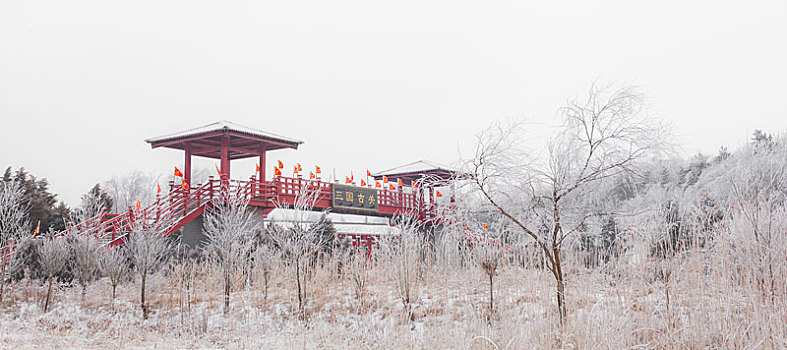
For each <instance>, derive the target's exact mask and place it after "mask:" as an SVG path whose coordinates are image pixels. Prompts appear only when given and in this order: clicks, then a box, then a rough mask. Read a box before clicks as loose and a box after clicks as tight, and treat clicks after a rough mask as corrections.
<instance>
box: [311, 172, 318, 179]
mask: <svg viewBox="0 0 787 350" xmlns="http://www.w3.org/2000/svg"><path fill="white" fill-rule="evenodd" d="M315 177H316V176H314V173H313V172H311V171H310V172H309V178H310V179H314V178H315Z"/></svg>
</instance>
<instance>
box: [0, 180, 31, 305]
mask: <svg viewBox="0 0 787 350" xmlns="http://www.w3.org/2000/svg"><path fill="white" fill-rule="evenodd" d="M23 197H24V191H23V190H22V187H21V186H20V185H19V184H18V183H17V182H14V181H2V182H0V301H3V294H4V292H5V280H6V267H7V265H8V262H9V261H10V257H11V250H12V247H13V245H14V244H15V243H16V242H19V239H20V238H21V237H22V236H23V234H24V233H25V231H26V230H27V229H28V226H29V224H28V221H27V206H26V205H25V204H24V202H23V199H24V198H23ZM5 247H7V248H5ZM2 248H5V249H2Z"/></svg>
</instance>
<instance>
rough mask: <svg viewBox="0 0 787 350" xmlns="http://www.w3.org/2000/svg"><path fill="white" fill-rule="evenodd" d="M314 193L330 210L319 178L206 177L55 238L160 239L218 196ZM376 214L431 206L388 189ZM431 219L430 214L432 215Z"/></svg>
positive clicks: (266, 203)
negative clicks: (156, 235) (140, 230)
mask: <svg viewBox="0 0 787 350" xmlns="http://www.w3.org/2000/svg"><path fill="white" fill-rule="evenodd" d="M307 187H308V188H309V190H319V191H320V193H319V195H318V198H317V201H316V203H315V209H326V208H330V207H331V188H332V184H331V183H329V182H323V181H320V180H307V179H303V178H300V177H297V178H292V177H281V176H280V177H276V178H274V179H273V180H271V181H258V180H256V179H255V178H254V177H252V178H251V179H249V180H229V179H214V178H210V179H209V180H208V181H207V182H206V183H205V184H203V185H201V186H196V187H195V188H193V189H189V190H185V189H183V188H182V187H180V186H175V185H174V184H172V183H170V192H169V194H167V195H166V196H163V197H161V196H156V200H155V201H154V202H153V203H150V204H149V205H147V206H145V207H143V208H140V210H134V209H129V210H128V211H127V212H124V213H119V214H108V213H106V211H102V212H101V213H99V214H98V215H96V216H94V217H91V218H89V219H87V220H85V221H83V222H80V223H77V224H69V225H67V228H66V229H65V230H64V231H61V232H59V233H57V234H55V237H60V236H65V235H69V234H80V235H92V236H95V237H96V238H98V239H100V240H102V241H104V242H105V243H106V244H111V245H116V244H122V239H123V238H124V237H125V236H126V235H127V234H128V233H129V232H131V231H133V229H134V228H136V227H138V226H139V225H142V226H143V227H145V226H150V227H155V228H156V229H157V230H159V231H160V232H162V233H163V234H165V235H169V234H170V233H172V232H174V231H176V230H177V229H178V228H180V227H182V226H183V225H184V224H185V222H183V221H186V220H191V219H193V218H194V217H193V216H195V215H194V214H199V212H198V211H199V210H204V209H205V206H207V205H208V204H209V203H211V202H212V201H213V200H214V199H216V198H218V196H219V195H220V194H221V193H222V192H220V191H221V190H222V189H224V190H225V191H226V194H227V195H229V196H233V197H235V198H241V199H243V200H246V201H248V202H249V203H250V205H252V206H261V207H269V208H273V207H277V206H279V205H285V206H287V205H292V204H294V203H295V200H296V197H297V196H298V194H300V193H301V191H304V190H305V189H306V188H307ZM376 190H377V198H378V212H379V213H382V214H385V215H400V214H401V215H418V216H419V217H420V218H428V217H430V215H431V214H430V213H433V212H435V211H434V208H433V207H429V208H426V207H424V205H423V204H422V203H420V201H419V200H418V196H417V194H416V193H408V192H405V191H404V190H403V189H402V188H400V189H398V190H395V191H390V190H386V189H376ZM431 216H433V215H431ZM12 250H13V247H11V246H8V245H6V246H4V247H0V258H2V259H3V260H5V259H6V258H7V257H9V256H10V254H11V252H12Z"/></svg>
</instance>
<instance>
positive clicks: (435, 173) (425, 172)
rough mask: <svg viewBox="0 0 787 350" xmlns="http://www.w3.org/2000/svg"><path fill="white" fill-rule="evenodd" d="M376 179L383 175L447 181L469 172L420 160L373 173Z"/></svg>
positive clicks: (414, 179) (409, 179)
mask: <svg viewBox="0 0 787 350" xmlns="http://www.w3.org/2000/svg"><path fill="white" fill-rule="evenodd" d="M372 176H373V177H374V179H375V180H380V179H382V178H383V176H386V177H388V178H390V179H394V178H400V179H402V181H405V182H409V181H418V180H422V181H425V182H432V183H434V182H447V181H449V180H452V179H460V178H467V177H469V174H467V173H465V172H462V171H459V170H456V169H453V168H451V167H449V166H445V165H442V164H439V163H435V162H431V161H426V160H418V161H415V162H412V163H408V164H405V165H401V166H398V167H395V168H391V169H388V170H384V171H380V172H377V173H374V174H372Z"/></svg>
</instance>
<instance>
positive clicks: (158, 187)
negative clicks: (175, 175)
mask: <svg viewBox="0 0 787 350" xmlns="http://www.w3.org/2000/svg"><path fill="white" fill-rule="evenodd" d="M156 194H161V185H159V184H156Z"/></svg>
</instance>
